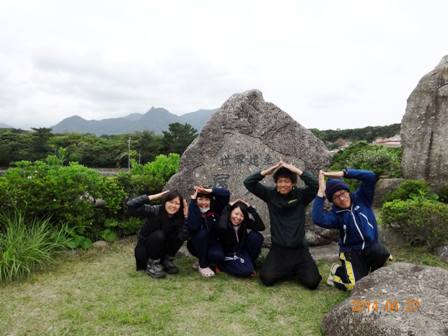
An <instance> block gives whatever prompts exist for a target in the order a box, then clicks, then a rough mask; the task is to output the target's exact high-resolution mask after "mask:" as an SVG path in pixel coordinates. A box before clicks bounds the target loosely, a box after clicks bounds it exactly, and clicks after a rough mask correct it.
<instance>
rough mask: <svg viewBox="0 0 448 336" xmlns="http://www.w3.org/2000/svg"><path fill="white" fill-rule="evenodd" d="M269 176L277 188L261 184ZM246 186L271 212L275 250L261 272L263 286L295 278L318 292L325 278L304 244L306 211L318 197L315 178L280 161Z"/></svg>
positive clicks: (247, 181)
mask: <svg viewBox="0 0 448 336" xmlns="http://www.w3.org/2000/svg"><path fill="white" fill-rule="evenodd" d="M269 175H273V177H274V181H275V187H266V186H264V185H263V184H261V183H260V181H261V180H263V179H264V178H265V177H266V176H269ZM297 176H299V177H300V178H301V179H302V180H303V181H304V182H305V184H306V187H305V188H298V187H297V186H296V183H297ZM244 185H245V186H246V188H247V190H249V191H250V192H251V193H253V194H254V195H255V196H257V197H259V198H261V199H262V200H263V201H265V202H266V204H267V206H268V210H269V219H270V224H271V240H272V246H271V248H270V250H269V253H268V255H267V257H266V260H265V262H264V263H263V266H262V268H261V271H260V279H261V282H262V283H263V284H264V285H266V286H272V285H273V284H274V283H276V282H278V281H280V280H284V279H288V278H295V279H296V280H298V281H299V282H300V283H301V284H303V285H304V286H305V287H307V288H310V289H315V288H317V286H318V285H319V282H320V280H321V279H322V277H321V276H320V274H319V270H318V269H317V266H316V263H315V261H314V260H313V258H312V257H311V254H310V252H309V250H308V246H307V243H306V241H305V208H306V206H307V205H308V204H309V203H310V202H311V201H312V200H313V198H314V197H315V196H316V193H317V189H318V183H317V180H316V178H315V177H314V176H313V175H312V174H311V173H309V172H303V171H301V170H300V169H298V168H297V167H295V166H294V165H292V164H289V163H286V162H283V161H280V162H278V163H277V164H275V165H274V166H272V167H270V168H267V169H265V170H263V171H261V172H257V173H255V174H253V175H250V176H249V177H247V178H246V180H245V181H244Z"/></svg>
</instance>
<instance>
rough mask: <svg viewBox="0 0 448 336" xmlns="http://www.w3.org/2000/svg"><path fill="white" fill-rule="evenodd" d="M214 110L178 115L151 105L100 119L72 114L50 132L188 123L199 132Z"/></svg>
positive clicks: (99, 132) (126, 129) (149, 128)
mask: <svg viewBox="0 0 448 336" xmlns="http://www.w3.org/2000/svg"><path fill="white" fill-rule="evenodd" d="M215 111H216V109H214V110H198V111H195V112H191V113H186V114H184V115H181V116H178V115H175V114H173V113H171V112H169V111H168V110H166V109H164V108H161V107H151V109H150V110H149V111H148V112H146V113H144V114H141V113H132V114H129V115H128V116H126V117H121V118H109V119H101V120H86V119H84V118H81V117H79V116H72V117H69V118H66V119H64V120H62V121H61V122H59V123H58V124H56V125H54V126H52V127H51V128H52V133H54V134H56V133H92V134H96V135H103V134H107V135H111V134H125V133H133V132H137V131H145V130H147V131H153V132H155V133H162V132H163V131H166V130H168V125H169V124H172V123H175V122H178V123H182V124H185V123H188V124H190V125H192V126H193V127H194V128H195V129H197V130H198V132H200V131H201V130H202V128H203V127H204V125H205V123H206V122H207V120H208V119H209V118H210V116H211V115H212V114H213V113H214V112H215Z"/></svg>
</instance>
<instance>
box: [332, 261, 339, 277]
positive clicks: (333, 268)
mask: <svg viewBox="0 0 448 336" xmlns="http://www.w3.org/2000/svg"><path fill="white" fill-rule="evenodd" d="M340 266H341V265H340V264H337V263H333V264H332V265H331V267H330V275H334V274H336V271H337V270H338V268H339V267H340Z"/></svg>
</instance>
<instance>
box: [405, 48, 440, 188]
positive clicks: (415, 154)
mask: <svg viewBox="0 0 448 336" xmlns="http://www.w3.org/2000/svg"><path fill="white" fill-rule="evenodd" d="M401 139H402V147H403V160H402V170H403V175H404V177H405V178H412V179H425V180H427V181H428V182H429V183H430V184H432V185H434V186H435V187H440V186H443V185H446V184H447V181H448V150H447V147H446V144H447V142H448V56H445V57H443V58H442V61H441V62H440V63H439V65H437V67H436V68H435V69H434V70H433V71H431V72H429V73H428V74H426V75H425V76H424V77H423V78H422V79H421V80H420V82H419V83H418V85H417V87H416V88H415V89H414V91H413V92H412V93H411V95H410V96H409V98H408V105H407V108H406V113H405V115H404V117H403V120H402V122H401Z"/></svg>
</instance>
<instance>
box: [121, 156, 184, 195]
mask: <svg viewBox="0 0 448 336" xmlns="http://www.w3.org/2000/svg"><path fill="white" fill-rule="evenodd" d="M179 163H180V156H179V154H173V153H171V154H169V155H163V154H162V155H158V156H157V157H156V158H155V160H154V161H152V162H149V163H147V164H144V165H141V164H138V163H137V162H136V161H132V168H131V172H130V173H121V174H118V176H117V181H118V183H119V184H120V185H121V186H122V188H123V189H124V191H125V193H126V194H127V195H129V197H134V196H137V195H141V194H154V193H158V192H160V191H161V190H162V189H163V186H164V185H165V184H166V183H167V182H168V180H169V178H170V177H171V176H172V175H174V174H175V173H176V172H177V170H178V169H179Z"/></svg>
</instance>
